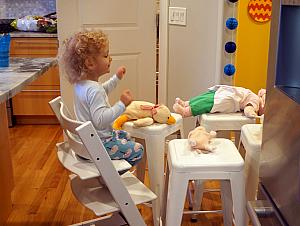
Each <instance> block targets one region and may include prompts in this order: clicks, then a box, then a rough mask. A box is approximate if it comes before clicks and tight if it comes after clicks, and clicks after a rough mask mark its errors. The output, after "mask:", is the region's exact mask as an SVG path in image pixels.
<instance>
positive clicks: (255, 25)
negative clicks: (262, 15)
mask: <svg viewBox="0 0 300 226" xmlns="http://www.w3.org/2000/svg"><path fill="white" fill-rule="evenodd" d="M248 3H249V1H246V0H240V1H239V9H238V22H239V26H238V29H237V37H236V40H237V52H236V59H235V60H236V61H235V62H236V63H235V64H236V74H235V76H234V84H235V85H236V86H243V87H247V88H249V89H251V90H252V91H254V92H257V91H258V90H259V89H260V88H261V87H266V78H267V66H268V51H269V35H270V34H269V32H270V21H269V22H266V23H259V22H255V21H254V20H252V18H251V17H250V16H249V15H248Z"/></svg>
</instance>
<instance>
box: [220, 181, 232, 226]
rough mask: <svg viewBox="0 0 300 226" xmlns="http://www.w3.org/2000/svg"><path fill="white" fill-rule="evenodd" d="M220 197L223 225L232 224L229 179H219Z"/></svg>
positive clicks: (230, 225) (228, 225)
mask: <svg viewBox="0 0 300 226" xmlns="http://www.w3.org/2000/svg"><path fill="white" fill-rule="evenodd" d="M221 199H222V209H223V221H224V226H232V195H231V188H230V181H229V180H221Z"/></svg>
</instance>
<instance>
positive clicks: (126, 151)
mask: <svg viewBox="0 0 300 226" xmlns="http://www.w3.org/2000/svg"><path fill="white" fill-rule="evenodd" d="M103 144H104V147H105V148H106V151H107V152H108V154H109V156H110V158H111V159H114V160H116V159H125V160H126V161H127V162H129V163H130V164H131V165H132V166H134V165H136V164H137V163H138V162H139V161H140V160H141V159H142V157H143V154H144V147H143V145H141V144H139V143H136V142H134V141H132V140H131V138H130V135H129V133H127V132H126V131H124V130H114V131H113V132H112V137H111V138H108V139H107V140H106V141H105V142H103Z"/></svg>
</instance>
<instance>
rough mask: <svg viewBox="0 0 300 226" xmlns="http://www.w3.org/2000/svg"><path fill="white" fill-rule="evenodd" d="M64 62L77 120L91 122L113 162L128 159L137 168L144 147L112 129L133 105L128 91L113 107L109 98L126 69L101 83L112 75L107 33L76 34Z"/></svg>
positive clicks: (125, 134)
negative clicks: (117, 119) (108, 74)
mask: <svg viewBox="0 0 300 226" xmlns="http://www.w3.org/2000/svg"><path fill="white" fill-rule="evenodd" d="M62 61H63V63H64V66H65V71H66V74H67V79H68V80H69V82H70V83H71V84H73V89H74V110H75V115H76V118H77V120H79V121H82V122H85V121H91V122H92V124H93V125H94V127H95V128H96V130H97V133H98V135H99V137H100V138H101V140H102V142H103V144H104V146H105V148H106V150H107V152H108V154H109V156H110V157H111V159H125V160H126V161H128V162H129V163H130V164H131V165H135V164H136V163H137V162H138V161H139V160H140V159H141V158H142V156H143V153H144V148H143V146H142V145H141V144H139V143H136V142H134V141H132V140H131V139H130V136H129V134H128V133H127V132H125V131H115V130H113V129H112V123H113V121H114V120H115V119H116V118H117V117H119V116H120V115H121V114H122V113H123V112H124V111H125V107H126V106H128V105H129V104H130V103H131V101H132V95H131V92H130V91H129V90H125V91H124V92H123V93H122V94H121V96H120V100H119V101H118V102H117V103H115V104H114V105H113V106H111V105H110V104H109V101H108V96H107V95H108V94H109V93H110V92H111V91H112V90H113V89H114V88H115V87H116V85H117V83H118V82H119V80H121V79H122V78H123V77H124V75H125V72H126V69H125V67H124V66H121V67H119V68H118V69H117V71H116V74H115V75H113V76H112V77H111V78H110V79H109V80H108V81H106V82H105V83H103V84H101V83H100V82H99V81H98V79H99V77H100V76H102V75H104V74H106V73H109V72H110V65H111V61H112V58H111V57H110V55H109V41H108V38H107V36H106V34H104V33H103V32H102V31H87V32H79V33H77V34H75V35H73V36H72V37H71V38H70V39H68V40H66V41H65V49H64V52H63V54H62Z"/></svg>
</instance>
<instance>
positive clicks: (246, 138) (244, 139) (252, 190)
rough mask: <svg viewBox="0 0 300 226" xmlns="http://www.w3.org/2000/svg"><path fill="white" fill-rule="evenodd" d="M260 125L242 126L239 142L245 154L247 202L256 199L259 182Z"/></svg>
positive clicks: (261, 126)
mask: <svg viewBox="0 0 300 226" xmlns="http://www.w3.org/2000/svg"><path fill="white" fill-rule="evenodd" d="M262 128H263V125H262V124H248V125H244V126H242V130H241V140H240V143H242V144H243V146H244V148H245V150H246V154H245V178H246V198H247V201H253V200H255V199H256V191H257V188H258V182H259V165H260V151H261V144H262Z"/></svg>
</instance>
